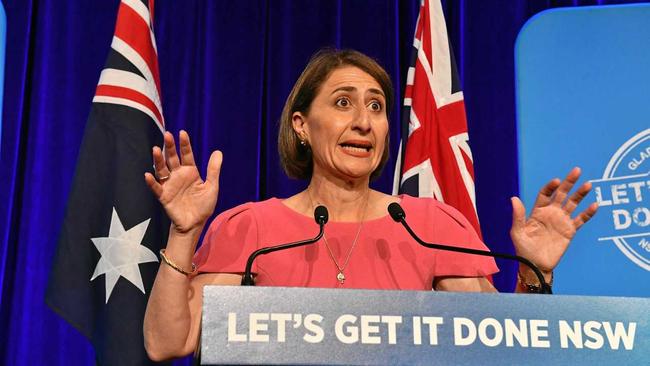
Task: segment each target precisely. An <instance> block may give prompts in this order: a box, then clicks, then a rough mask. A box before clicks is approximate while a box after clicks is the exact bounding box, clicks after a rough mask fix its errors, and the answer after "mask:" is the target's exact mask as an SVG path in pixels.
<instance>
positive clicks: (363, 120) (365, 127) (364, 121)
mask: <svg viewBox="0 0 650 366" xmlns="http://www.w3.org/2000/svg"><path fill="white" fill-rule="evenodd" d="M371 118H372V115H371V113H370V111H368V110H367V109H366V108H361V109H359V113H357V114H356V115H355V116H354V120H353V121H352V129H353V130H357V131H359V132H361V133H362V134H366V133H369V132H370V130H371V128H372V127H371V126H372V123H371V121H372V120H371Z"/></svg>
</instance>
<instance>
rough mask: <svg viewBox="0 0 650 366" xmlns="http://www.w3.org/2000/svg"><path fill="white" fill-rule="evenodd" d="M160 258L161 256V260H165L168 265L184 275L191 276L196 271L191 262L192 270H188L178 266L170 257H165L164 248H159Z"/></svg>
mask: <svg viewBox="0 0 650 366" xmlns="http://www.w3.org/2000/svg"><path fill="white" fill-rule="evenodd" d="M160 258H162V260H163V262H165V263H166V264H167V265H168V266H170V267H172V268H173V269H174V270H176V271H177V272H179V273H182V274H184V275H186V276H188V277H189V276H191V275H193V274H194V273H195V272H196V265H195V264H194V263H192V271H191V272H188V271H186V270H184V269H182V268H181V267H179V266H178V264H176V263H174V262H173V261H172V260H171V259H169V258H167V256H166V255H165V249H160Z"/></svg>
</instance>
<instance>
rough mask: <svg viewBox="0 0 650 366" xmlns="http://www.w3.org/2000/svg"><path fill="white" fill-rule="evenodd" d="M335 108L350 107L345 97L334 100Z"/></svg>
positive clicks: (348, 100)
mask: <svg viewBox="0 0 650 366" xmlns="http://www.w3.org/2000/svg"><path fill="white" fill-rule="evenodd" d="M336 106H337V107H343V108H345V107H349V106H350V99H348V98H346V97H341V98H338V99H337V100H336Z"/></svg>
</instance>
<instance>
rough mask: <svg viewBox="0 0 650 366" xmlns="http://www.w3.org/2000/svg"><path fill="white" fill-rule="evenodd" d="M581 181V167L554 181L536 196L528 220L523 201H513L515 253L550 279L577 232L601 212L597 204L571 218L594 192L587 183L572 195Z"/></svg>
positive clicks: (512, 236) (516, 199)
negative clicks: (529, 261)
mask: <svg viewBox="0 0 650 366" xmlns="http://www.w3.org/2000/svg"><path fill="white" fill-rule="evenodd" d="M579 178H580V168H573V169H572V170H571V171H570V172H569V174H568V175H567V176H566V178H565V179H564V180H563V181H560V180H559V179H558V178H555V179H553V180H551V181H550V182H549V183H547V184H546V185H545V186H544V187H543V188H542V189H541V190H540V192H539V194H538V195H537V200H536V201H535V206H534V207H533V210H532V211H531V213H530V216H529V217H528V218H526V209H525V207H524V205H523V203H522V202H521V200H520V199H519V198H517V197H513V198H512V229H511V230H510V236H511V238H512V241H513V242H514V244H515V250H516V252H517V254H518V255H521V256H523V257H525V258H528V259H529V260H531V261H532V262H533V263H535V264H536V265H537V266H538V267H539V268H540V270H542V272H544V273H545V274H546V275H547V276H548V275H549V274H550V272H551V271H553V269H554V268H555V267H556V266H557V264H558V262H559V261H560V258H562V255H563V254H564V252H565V251H566V250H567V248H568V246H569V243H570V241H571V239H573V237H574V236H575V234H576V231H577V230H578V229H579V228H580V227H581V226H582V225H584V224H585V223H586V222H587V221H589V219H591V218H592V217H593V216H594V214H596V210H597V209H598V204H597V203H596V202H594V203H592V204H591V205H589V206H588V207H587V208H586V209H585V210H584V211H582V212H580V213H579V214H578V215H576V216H575V217H571V215H572V214H573V212H574V211H575V209H576V207H577V206H578V204H579V203H580V202H581V201H582V200H583V199H584V198H585V196H586V195H587V194H588V193H589V191H590V190H591V183H589V182H586V183H584V184H582V185H581V186H580V187H579V188H578V189H577V190H576V191H575V192H573V194H571V195H570V196H569V192H570V191H571V189H572V188H573V186H574V185H575V184H576V182H577V181H578V179H579ZM567 197H568V198H567ZM547 280H548V278H547Z"/></svg>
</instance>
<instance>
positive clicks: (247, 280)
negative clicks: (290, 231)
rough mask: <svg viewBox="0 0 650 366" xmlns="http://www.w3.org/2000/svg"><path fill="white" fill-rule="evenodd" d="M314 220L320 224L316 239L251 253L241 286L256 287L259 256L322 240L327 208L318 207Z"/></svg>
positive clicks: (261, 249)
mask: <svg viewBox="0 0 650 366" xmlns="http://www.w3.org/2000/svg"><path fill="white" fill-rule="evenodd" d="M314 219H315V220H316V223H318V226H319V231H318V235H316V236H315V237H313V238H311V239H306V240H301V241H298V242H295V243H289V244H280V245H276V246H273V247H266V248H260V249H258V250H256V251H254V252H253V253H251V255H250V256H249V257H248V261H246V270H245V272H244V276H243V277H242V279H241V285H242V286H255V280H254V279H253V272H252V269H253V262H254V261H255V258H257V257H258V256H260V255H264V254H269V253H273V252H277V251H278V250H284V249H291V248H295V247H299V246H303V245H307V244H311V243H315V242H317V241H318V240H320V238H322V237H323V233H324V232H325V224H326V223H327V219H328V213H327V208H325V206H318V207H316V210H314Z"/></svg>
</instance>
